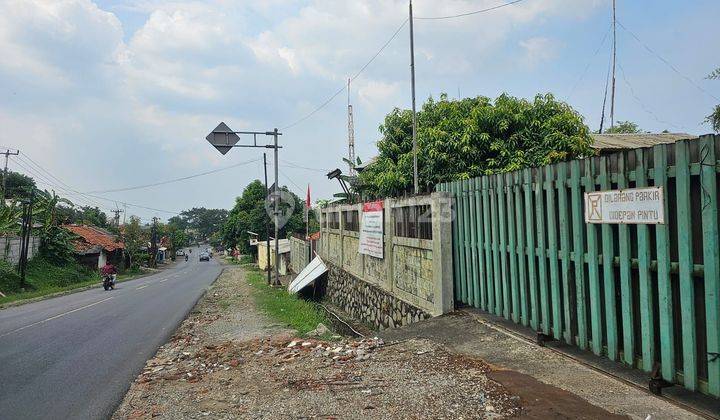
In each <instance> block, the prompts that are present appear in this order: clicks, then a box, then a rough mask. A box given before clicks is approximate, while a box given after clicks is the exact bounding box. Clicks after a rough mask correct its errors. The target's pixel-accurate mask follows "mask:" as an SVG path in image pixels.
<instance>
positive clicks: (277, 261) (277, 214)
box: [268, 128, 282, 286]
mask: <svg viewBox="0 0 720 420" xmlns="http://www.w3.org/2000/svg"><path fill="white" fill-rule="evenodd" d="M273 134H274V135H273V139H274V143H273V144H274V146H275V199H274V200H273V204H274V213H275V285H276V286H280V285H282V283H280V243H279V242H278V236H279V233H278V232H279V230H280V210H279V209H278V201H280V191H279V189H278V129H277V128H276V129H275V130H273ZM269 262H270V261H268V263H269Z"/></svg>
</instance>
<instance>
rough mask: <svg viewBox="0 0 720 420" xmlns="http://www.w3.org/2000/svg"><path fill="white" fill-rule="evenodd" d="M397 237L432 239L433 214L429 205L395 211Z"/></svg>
mask: <svg viewBox="0 0 720 420" xmlns="http://www.w3.org/2000/svg"><path fill="white" fill-rule="evenodd" d="M393 218H394V219H395V236H398V237H403V238H417V239H432V212H431V209H430V205H429V204H424V205H421V206H405V207H396V208H394V209H393Z"/></svg>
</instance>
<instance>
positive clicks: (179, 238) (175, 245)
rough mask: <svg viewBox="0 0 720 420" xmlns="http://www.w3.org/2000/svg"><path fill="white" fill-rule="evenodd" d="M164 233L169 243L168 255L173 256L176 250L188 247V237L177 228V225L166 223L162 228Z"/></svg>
mask: <svg viewBox="0 0 720 420" xmlns="http://www.w3.org/2000/svg"><path fill="white" fill-rule="evenodd" d="M164 233H165V235H166V236H167V238H168V240H169V241H170V246H169V251H170V255H175V253H176V252H177V250H178V249H181V248H184V247H186V246H188V245H189V241H188V237H187V235H186V234H185V231H184V230H182V229H180V228H178V227H177V225H175V224H173V223H168V224H167V225H165V226H164Z"/></svg>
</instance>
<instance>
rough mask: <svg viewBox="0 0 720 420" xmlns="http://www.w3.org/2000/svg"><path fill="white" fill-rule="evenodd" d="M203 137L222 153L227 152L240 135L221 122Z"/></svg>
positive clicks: (238, 139)
mask: <svg viewBox="0 0 720 420" xmlns="http://www.w3.org/2000/svg"><path fill="white" fill-rule="evenodd" d="M205 139H206V140H207V141H208V142H210V144H212V145H213V146H215V148H216V149H218V152H220V153H222V154H223V155H224V154H225V153H227V152H229V151H230V149H232V147H233V146H234V145H235V144H236V143H237V142H238V141H240V136H238V135H237V134H235V133H233V132H232V130H231V129H230V127H228V126H227V124H225V123H224V122H221V123H220V124H218V126H217V127H215V129H214V130H213V131H212V132H211V133H210V134H208V135H207V137H205Z"/></svg>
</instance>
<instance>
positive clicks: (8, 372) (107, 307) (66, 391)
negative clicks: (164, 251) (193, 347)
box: [0, 249, 221, 419]
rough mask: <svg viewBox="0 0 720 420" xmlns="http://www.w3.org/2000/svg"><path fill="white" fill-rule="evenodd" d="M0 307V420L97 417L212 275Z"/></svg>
mask: <svg viewBox="0 0 720 420" xmlns="http://www.w3.org/2000/svg"><path fill="white" fill-rule="evenodd" d="M198 253H199V250H198V249H193V252H192V254H191V258H190V261H189V262H187V263H186V262H185V261H179V262H178V263H177V264H176V265H175V266H174V267H171V268H168V269H166V270H163V271H161V272H159V273H156V274H153V275H152V276H147V277H143V278H140V279H137V280H132V281H127V282H123V283H119V284H118V285H117V286H116V289H115V290H111V291H107V292H106V291H104V290H103V289H102V288H96V289H91V290H87V291H84V292H80V293H75V294H71V295H66V296H61V297H57V298H54V299H48V300H44V301H40V302H35V303H30V304H26V305H22V306H18V307H14V308H8V309H4V310H0V418H2V419H70V418H72V419H104V418H108V417H110V416H111V415H112V413H113V411H114V410H115V408H116V407H117V405H118V404H119V403H120V401H121V400H122V398H123V396H124V395H125V392H126V391H127V389H128V387H129V386H130V383H131V382H132V381H133V380H134V379H135V377H136V376H137V374H138V373H139V372H140V370H141V369H142V368H143V366H144V364H145V361H146V360H148V359H149V358H150V357H152V356H153V355H154V354H155V351H156V350H157V348H158V347H159V346H160V345H162V344H163V343H165V342H166V341H167V339H168V338H169V337H170V335H172V333H173V331H174V330H175V328H177V326H178V325H179V324H180V322H181V321H182V320H183V319H184V318H185V316H186V315H187V313H188V312H189V311H190V309H192V307H193V306H194V304H195V302H197V300H198V299H199V298H200V297H201V296H202V294H203V292H204V291H205V290H206V289H207V288H208V286H210V285H211V284H212V283H213V281H215V279H216V278H217V276H218V275H219V274H220V271H221V267H220V265H219V264H218V263H217V262H215V261H214V260H211V261H210V262H209V263H208V262H202V263H201V262H198V258H197V256H198Z"/></svg>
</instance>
